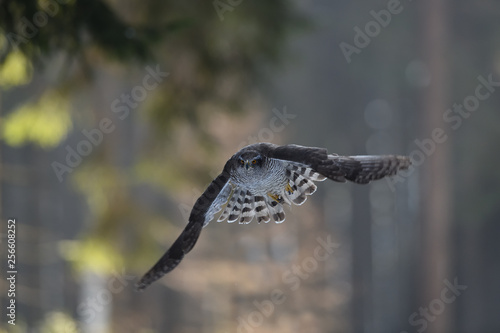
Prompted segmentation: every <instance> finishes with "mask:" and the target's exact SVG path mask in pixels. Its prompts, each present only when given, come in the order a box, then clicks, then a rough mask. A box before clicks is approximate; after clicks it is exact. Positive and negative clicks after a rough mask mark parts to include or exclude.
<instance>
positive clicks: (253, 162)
mask: <svg viewBox="0 0 500 333" xmlns="http://www.w3.org/2000/svg"><path fill="white" fill-rule="evenodd" d="M263 162H264V158H263V157H262V155H261V154H260V153H259V152H256V151H246V152H244V153H241V154H240V155H239V156H237V158H236V166H237V168H240V169H241V168H243V169H245V171H250V170H252V171H253V170H256V169H260V168H262V164H263Z"/></svg>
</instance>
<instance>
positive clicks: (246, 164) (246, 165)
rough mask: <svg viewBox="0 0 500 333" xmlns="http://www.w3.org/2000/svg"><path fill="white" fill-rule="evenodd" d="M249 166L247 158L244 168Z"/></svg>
mask: <svg viewBox="0 0 500 333" xmlns="http://www.w3.org/2000/svg"><path fill="white" fill-rule="evenodd" d="M249 167H250V162H248V160H246V161H245V168H246V169H247V170H248V168H249Z"/></svg>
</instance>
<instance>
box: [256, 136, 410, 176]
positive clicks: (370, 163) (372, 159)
mask: <svg viewBox="0 0 500 333" xmlns="http://www.w3.org/2000/svg"><path fill="white" fill-rule="evenodd" d="M260 145H261V149H262V150H263V151H264V152H265V154H266V156H268V157H272V158H277V159H280V160H284V161H290V162H295V163H300V164H302V166H303V167H309V168H311V169H312V170H313V171H316V172H318V173H320V174H321V175H323V176H325V177H327V178H329V179H331V180H334V181H337V182H345V181H346V180H349V181H351V182H354V183H358V184H367V183H369V182H370V181H372V180H377V179H381V178H383V177H386V176H393V175H395V174H396V173H397V172H398V170H404V169H407V168H408V167H409V166H410V164H411V163H410V159H409V158H408V157H407V156H399V155H380V156H372V155H360V156H339V155H337V154H328V152H327V150H326V149H325V148H315V147H304V146H299V145H293V144H292V145H286V146H276V145H273V144H269V143H261V144H260Z"/></svg>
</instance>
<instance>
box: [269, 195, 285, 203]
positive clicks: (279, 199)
mask: <svg viewBox="0 0 500 333" xmlns="http://www.w3.org/2000/svg"><path fill="white" fill-rule="evenodd" d="M267 195H268V196H269V197H270V198H271V199H273V200H274V201H276V202H280V201H281V200H282V199H281V197H280V196H279V195H278V194H272V193H268V194H267Z"/></svg>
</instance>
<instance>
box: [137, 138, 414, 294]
mask: <svg viewBox="0 0 500 333" xmlns="http://www.w3.org/2000/svg"><path fill="white" fill-rule="evenodd" d="M409 165H410V160H409V158H408V157H405V156H397V155H381V156H339V155H336V154H328V152H327V150H326V149H324V148H313V147H304V146H299V145H293V144H292V145H285V146H278V145H275V144H271V143H257V144H253V145H249V146H246V147H244V148H243V149H241V150H240V151H238V152H237V153H236V154H234V155H233V156H232V157H231V158H230V159H229V160H228V161H227V162H226V165H225V166H224V169H223V170H222V173H221V174H220V175H219V176H217V178H215V179H214V180H213V181H212V183H211V184H210V185H209V186H208V187H207V189H206V190H205V192H203V194H202V195H201V196H200V197H199V198H198V200H197V201H196V203H195V204H194V207H193V209H192V211H191V214H190V216H189V222H188V225H187V226H186V228H185V229H184V231H183V232H182V233H181V235H180V236H179V237H178V238H177V240H176V241H175V242H174V244H173V245H172V246H171V247H170V249H169V250H168V251H167V252H166V253H165V254H164V255H163V257H161V258H160V260H159V261H158V262H157V263H156V264H155V265H154V266H153V267H152V268H151V269H150V270H149V271H148V272H147V273H146V274H145V275H144V276H143V277H142V278H141V280H140V281H139V282H138V283H137V284H136V288H137V289H138V290H143V289H144V288H146V287H147V286H148V285H150V284H151V283H152V282H154V281H156V280H157V279H159V278H160V277H162V276H163V275H165V274H166V273H168V272H170V271H171V270H173V269H174V268H175V267H176V266H177V265H178V264H179V262H180V261H181V260H182V258H183V257H184V255H185V254H186V253H188V252H189V251H191V249H192V248H193V246H194V244H195V243H196V241H197V239H198V237H199V236H200V232H201V229H202V228H203V227H204V226H206V225H207V224H208V223H209V222H210V221H211V220H212V219H213V218H214V216H215V214H216V213H218V212H219V211H221V210H222V208H223V206H224V205H225V204H226V203H227V205H226V206H225V207H224V210H223V211H222V213H221V214H220V216H219V218H218V220H217V221H218V222H221V221H223V220H225V219H227V221H228V222H230V223H232V222H236V221H238V222H239V223H242V224H247V223H250V222H251V221H252V220H253V219H254V218H256V219H257V222H258V223H260V222H266V223H267V222H269V221H274V222H276V223H281V222H283V221H284V220H285V213H284V211H283V204H288V205H291V204H294V205H301V204H303V203H304V202H305V201H306V199H307V196H308V195H311V194H313V193H314V192H315V191H316V185H315V184H314V182H315V181H323V180H325V179H326V178H329V179H331V180H334V181H337V182H345V181H346V180H349V181H351V182H354V183H358V184H367V183H369V182H370V181H372V180H377V179H380V178H383V177H385V176H392V175H395V174H396V172H397V171H398V170H402V169H407V168H408V166H409Z"/></svg>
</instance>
